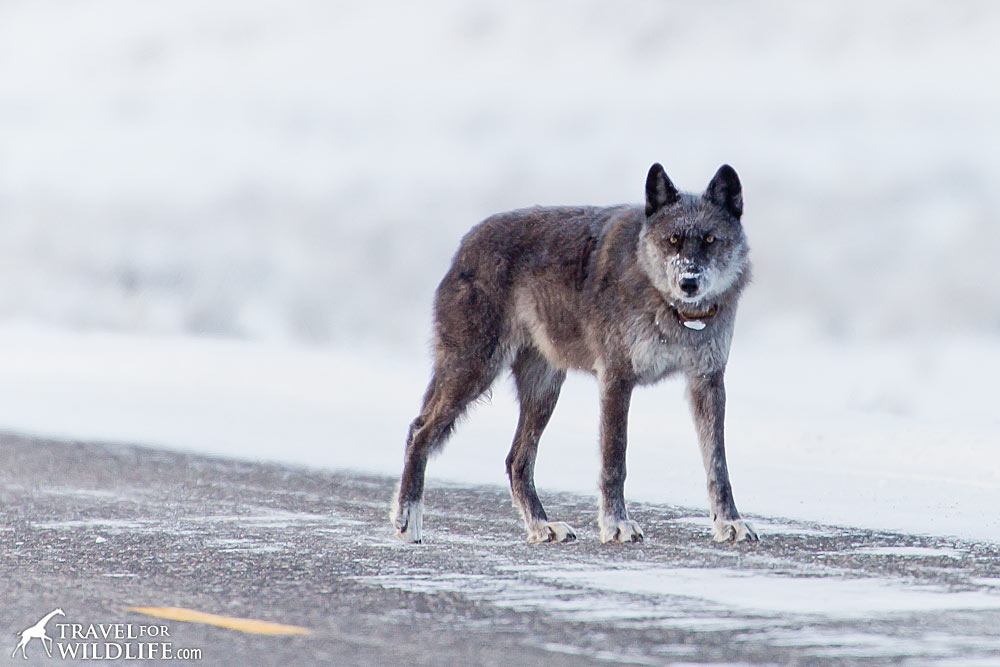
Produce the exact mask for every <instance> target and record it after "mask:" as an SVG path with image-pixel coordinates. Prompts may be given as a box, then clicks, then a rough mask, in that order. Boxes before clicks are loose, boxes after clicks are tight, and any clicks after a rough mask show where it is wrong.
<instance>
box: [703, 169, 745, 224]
mask: <svg viewBox="0 0 1000 667" xmlns="http://www.w3.org/2000/svg"><path fill="white" fill-rule="evenodd" d="M704 197H705V199H707V200H708V201H710V202H712V203H713V204H715V205H716V206H721V207H722V208H724V209H725V210H727V211H729V213H731V214H732V215H733V216H734V217H737V218H739V217H740V216H742V215H743V186H741V185H740V177H739V176H737V175H736V170H735V169H733V168H732V167H730V166H729V165H728V164H724V165H722V166H721V167H719V171H717V172H715V176H713V177H712V181H711V182H710V183H709V184H708V188H706V189H705V195H704Z"/></svg>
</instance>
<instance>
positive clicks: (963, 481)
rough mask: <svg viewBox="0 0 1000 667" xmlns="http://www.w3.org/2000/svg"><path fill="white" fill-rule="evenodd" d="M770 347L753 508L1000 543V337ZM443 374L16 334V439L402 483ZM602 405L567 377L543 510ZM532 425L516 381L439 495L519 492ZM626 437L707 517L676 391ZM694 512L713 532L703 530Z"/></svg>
mask: <svg viewBox="0 0 1000 667" xmlns="http://www.w3.org/2000/svg"><path fill="white" fill-rule="evenodd" d="M770 341H771V339H770V338H769V337H765V338H763V339H761V340H746V341H744V340H741V339H739V337H738V338H737V342H736V344H735V347H734V350H733V356H732V360H731V365H730V369H729V371H728V374H727V381H728V397H729V409H728V421H727V434H728V435H727V437H728V443H727V449H728V456H729V462H730V471H731V475H732V478H733V483H734V488H735V493H736V499H737V503H738V505H739V506H740V508H741V509H742V510H743V511H744V512H745V513H748V514H750V515H753V514H762V515H769V516H774V517H786V518H789V519H798V520H806V521H811V522H820V523H822V522H828V523H835V524H843V525H849V526H859V527H867V528H878V529H895V530H902V531H910V532H914V533H922V534H932V535H954V536H959V537H965V538H972V539H983V540H994V541H995V540H996V539H997V538H996V536H997V535H998V534H1000V516H997V515H996V513H995V512H991V511H989V508H990V507H994V506H995V503H996V498H997V497H998V496H1000V465H998V458H1000V453H998V451H997V448H996V443H997V442H998V441H1000V417H998V414H997V412H996V409H995V405H994V400H995V394H994V393H993V391H992V387H993V382H994V378H996V377H1000V356H998V355H997V354H996V349H997V348H996V344H995V343H994V342H993V341H992V340H989V339H978V338H966V339H962V340H952V341H950V342H947V343H944V344H942V343H941V342H940V341H938V340H934V339H929V340H926V341H923V342H918V341H908V342H907V343H905V344H903V343H901V342H896V343H893V344H891V345H889V344H886V345H876V344H872V345H871V346H868V347H864V348H860V347H853V348H844V347H833V346H823V347H814V348H810V347H807V346H802V345H797V346H796V347H794V348H792V349H789V348H787V347H782V346H778V347H775V346H773V345H771V343H770ZM793 351H794V354H791V352H793ZM427 367H428V362H427V360H426V358H420V357H417V358H409V357H402V356H392V355H390V354H388V353H387V352H386V351H385V349H383V348H368V349H365V348H336V347H322V348H307V347H301V346H295V345H284V346H283V345H278V344H273V343H267V344H265V343H252V342H233V341H220V340H210V339H203V338H190V337H183V336H180V337H168V336H159V337H156V336H137V335H126V334H117V333H109V332H90V333H83V334H81V333H78V332H65V331H62V330H57V329H45V328H38V327H36V326H33V325H8V326H4V327H0V368H3V369H4V372H3V373H0V428H3V429H6V430H12V431H18V432H24V433H33V434H41V435H47V436H53V437H60V438H70V439H97V440H107V441H117V442H125V443H140V444H147V445H155V446H162V447H169V448H176V449H185V450H190V451H196V452H202V453H210V454H218V455H226V456H235V457H239V458H245V459H253V460H272V461H281V462H286V463H293V464H302V465H307V466H313V467H322V468H328V469H353V470H358V471H364V472H371V473H380V474H387V475H392V476H395V475H398V474H399V472H400V470H401V467H402V449H403V438H404V436H405V433H406V429H407V426H408V424H409V421H410V420H411V419H412V418H413V417H414V416H415V413H416V410H417V407H418V404H419V399H420V396H421V394H422V391H423V388H424V383H425V382H426V378H427V370H428V368H427ZM969 368H975V369H976V371H977V372H976V375H975V376H973V377H977V378H980V381H979V382H975V381H970V380H969V378H968V369H969ZM596 409H597V397H596V387H595V385H594V381H593V380H592V379H591V378H589V377H586V376H583V375H579V376H577V375H574V376H571V377H570V379H569V380H568V381H567V383H566V387H565V389H564V391H563V394H562V397H561V399H560V403H559V405H558V406H557V408H556V412H555V415H554V416H553V419H552V422H551V423H550V425H549V427H548V429H547V430H546V432H545V435H544V436H543V438H542V442H541V446H540V451H539V457H538V464H537V467H536V473H535V475H536V480H537V483H538V486H539V488H540V489H542V493H543V500H544V495H545V492H547V491H552V490H565V491H577V492H583V493H590V494H592V493H594V492H595V489H596V480H597V476H598V460H599V459H598V454H597V419H596V414H597V412H596ZM516 419H517V412H516V406H515V402H514V399H513V396H512V391H511V387H510V382H509V381H506V380H501V381H498V383H497V386H496V388H495V391H494V396H493V400H492V402H491V404H485V405H479V406H476V407H475V408H473V410H472V414H471V416H470V418H469V419H468V420H466V421H465V422H463V423H462V424H460V425H459V428H458V429H457V432H456V434H455V435H454V437H453V438H452V440H451V441H450V442H449V444H448V446H447V447H446V448H445V450H444V451H443V453H442V454H441V455H440V456H438V457H436V458H435V459H433V460H432V461H431V462H430V464H429V466H428V475H429V479H430V480H431V482H430V484H429V491H428V493H430V494H433V492H434V485H435V482H440V481H453V482H463V483H485V484H505V483H506V479H505V475H504V457H505V455H506V451H507V448H508V446H509V442H510V439H511V437H512V435H513V429H514V425H515V423H516ZM629 436H630V444H629V452H628V461H629V477H628V481H627V486H626V494H627V497H628V498H629V499H631V500H633V501H639V500H645V501H655V502H667V503H673V504H679V505H682V506H687V507H691V508H694V509H693V512H695V514H696V515H701V516H702V517H704V515H702V514H701V513H702V512H704V513H705V514H707V509H705V508H707V499H706V493H705V487H704V484H705V480H704V472H703V469H702V464H701V460H700V458H699V453H698V447H697V445H696V442H695V435H694V428H693V426H692V424H691V419H690V415H689V414H688V408H687V405H686V403H685V402H684V397H683V387H682V383H681V382H680V381H679V380H668V381H666V382H664V383H663V384H661V385H659V386H657V387H654V388H646V389H639V390H637V391H636V394H635V397H634V400H633V403H632V408H631V420H630V428H629ZM388 500H389V499H388V498H387V499H385V501H386V506H387V507H388ZM595 512H596V508H595ZM556 518H558V517H556ZM692 520H701V521H703V522H704V525H705V529H706V531H708V530H709V526H708V521H707V518H700V519H697V518H692ZM769 526H773V527H774V532H776V533H787V532H788V531H789V528H788V527H782V526H781V524H780V522H779V523H777V524H769V523H767V522H765V523H763V524H761V525H760V526H759V527H760V528H761V531H760V532H761V533H762V534H763V535H765V536H766V534H767V528H768V527H769ZM792 530H794V529H792Z"/></svg>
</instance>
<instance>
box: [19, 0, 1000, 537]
mask: <svg viewBox="0 0 1000 667" xmlns="http://www.w3.org/2000/svg"><path fill="white" fill-rule="evenodd" d="M998 32H1000V8H998V7H997V6H996V5H995V4H993V3H989V2H963V3H957V4H955V3H952V4H949V5H943V4H941V3H931V2H912V1H907V2H902V1H900V2H895V1H892V2H889V1H885V2H844V3H836V4H835V5H823V6H816V5H812V4H803V3H798V4H790V3H782V2H754V3H740V2H720V3H711V4H706V3H676V2H669V3H667V2H634V3H628V4H627V5H614V4H608V3H604V2H596V1H591V0H585V1H576V2H542V3H528V2H514V3H512V2H500V1H486V2H477V3H466V2H458V1H457V0H456V1H451V2H449V1H436V2H428V3H420V4H419V5H414V4H412V3H403V2H386V3H368V4H358V3H336V2H320V1H319V0H315V1H312V0H303V1H299V2H277V1H276V0H248V1H243V2H234V1H228V2H213V3H204V2H197V1H194V0H177V1H175V2H170V3H159V4H156V3H135V2H130V1H128V0H94V1H92V2H88V3H78V2H69V1H60V2H56V1H53V2H46V3H35V2H28V1H27V0H7V1H6V2H2V3H0V362H2V363H0V428H2V429H7V430H16V431H22V432H29V433H39V434H45V435H58V436H64V437H70V438H103V439H110V440H122V441H135V442H140V443H148V444H153V445H161V446H169V447H182V448H190V449H195V450H198V451H205V452H214V453H222V454H229V455H237V456H244V457H248V458H260V459H272V460H283V461H290V462H297V463H307V464H309V465H314V466H322V467H327V468H343V467H350V468H357V469H363V470H369V471H374V472H385V473H389V474H396V473H397V472H398V468H399V466H400V464H401V450H402V439H403V435H404V433H405V430H406V425H407V423H408V422H409V420H410V419H412V417H413V416H414V414H415V411H416V409H417V404H418V400H419V396H420V393H421V391H422V388H423V384H424V382H425V381H426V374H427V368H428V361H427V345H426V341H427V340H428V339H429V309H430V302H431V296H432V292H433V289H434V287H435V285H436V283H437V281H438V280H439V279H440V277H441V275H442V274H443V272H444V270H445V268H446V266H447V262H448V259H449V258H450V256H451V254H452V253H453V252H454V249H455V247H456V244H457V241H458V239H459V238H460V236H461V235H462V234H463V233H464V232H465V230H467V229H468V227H469V226H470V225H471V224H473V223H474V222H476V221H478V220H479V219H481V218H483V217H485V216H487V215H489V214H491V213H493V212H496V211H499V210H505V209H510V208H516V207H521V206H526V205H532V204H569V203H586V204H613V203H619V202H622V201H632V202H639V201H640V200H641V198H642V195H643V183H644V178H645V174H646V170H647V169H648V167H649V165H650V164H651V163H652V162H654V161H660V162H662V163H663V164H664V166H665V167H666V169H667V171H668V173H669V174H670V176H671V178H672V179H673V180H674V182H675V183H676V184H677V185H678V186H680V187H682V188H684V189H689V190H700V189H702V188H703V187H704V185H705V184H706V183H707V182H708V180H709V178H710V177H711V175H712V174H713V173H714V171H715V169H716V168H717V167H718V166H719V165H720V164H722V163H723V162H728V163H730V164H732V165H734V166H735V167H736V169H737V171H738V172H739V173H740V176H741V178H742V180H743V184H744V189H745V200H746V215H745V218H744V223H745V226H746V229H747V234H748V236H749V238H750V240H751V244H752V246H753V254H752V256H753V259H754V262H755V267H756V281H755V283H754V284H753V285H752V287H751V289H750V290H749V292H748V294H747V297H746V299H745V301H744V305H743V308H742V310H741V314H740V324H739V326H738V330H737V341H736V344H735V347H734V350H733V361H732V365H731V367H730V373H729V377H728V381H729V389H730V391H729V395H730V418H729V428H728V431H729V450H730V461H731V469H732V472H733V477H734V483H735V486H736V496H737V501H738V503H739V504H740V506H741V508H742V509H743V510H744V511H745V512H749V513H771V514H777V515H783V516H791V517H796V518H804V519H814V520H819V521H839V522H844V523H851V524H855V525H869V526H875V527H883V528H900V529H907V530H915V531H921V532H936V533H948V534H961V535H966V536H973V537H981V538H989V539H995V536H996V534H997V532H998V529H1000V516H997V514H996V512H995V511H988V512H986V515H985V516H984V515H983V509H982V508H986V507H990V508H995V507H996V506H997V502H998V501H1000V447H998V445H1000V416H998V410H997V407H996V398H997V395H998V392H997V388H996V378H997V377H1000V271H998V268H997V252H998V251H997V248H1000V224H998V220H997V213H996V212H997V211H998V210H1000V188H998V187H997V183H1000V161H998V160H997V156H998V155H1000V120H998V119H1000V88H998V87H997V86H996V85H995V83H994V82H995V81H997V80H1000V43H998V42H997V40H996V39H995V36H996V34H997V33H998ZM681 396H682V388H681V386H680V383H678V382H669V383H666V384H664V385H663V386H662V387H658V388H656V389H649V390H643V391H641V392H639V394H637V400H636V402H635V403H634V406H633V415H634V419H633V423H632V428H631V439H632V440H631V445H630V470H631V475H630V478H629V485H628V493H629V496H630V497H633V498H642V499H648V500H660V501H667V502H675V503H683V504H688V505H692V506H695V507H703V506H705V504H706V501H705V493H704V477H703V473H702V470H701V464H700V461H699V460H698V454H697V448H696V446H695V445H694V434H693V429H692V428H691V426H690V419H689V416H688V413H687V409H686V407H685V406H684V405H683V403H682V402H681ZM595 409H596V396H595V390H594V386H593V383H592V381H591V380H589V379H588V378H586V377H579V378H574V379H571V381H570V382H568V383H567V386H566V389H565V390H564V394H563V399H562V401H561V404H560V408H559V409H558V410H557V412H556V417H555V419H554V421H553V424H552V426H551V427H550V430H549V431H548V432H547V434H546V437H545V438H544V440H543V443H542V447H541V454H540V459H539V466H538V470H537V479H538V483H539V486H540V487H541V488H543V489H546V488H548V489H568V490H579V491H586V492H592V491H593V490H594V486H595V480H596V477H597V455H596V421H595V418H594V410H595ZM473 417H474V418H473V419H471V420H470V421H469V422H468V423H467V424H465V425H464V426H463V427H462V428H461V429H460V430H459V432H458V434H457V435H456V437H455V439H454V440H453V441H452V443H451V445H450V446H449V447H448V449H447V450H446V452H445V454H444V455H443V456H441V457H439V458H438V459H436V460H435V461H434V462H433V463H432V464H431V466H430V475H431V476H432V477H436V478H439V479H450V480H458V481H471V482H488V483H497V484H503V483H504V482H505V480H504V476H503V458H504V455H505V452H506V448H507V445H508V443H509V439H510V436H511V435H512V432H513V425H514V423H515V421H516V416H515V411H514V408H513V405H512V403H511V400H510V392H509V390H508V387H507V383H503V385H502V388H500V389H499V390H498V391H497V393H496V397H495V399H494V405H493V406H490V407H487V406H483V407H480V408H478V409H477V411H476V413H475V414H474V416H473Z"/></svg>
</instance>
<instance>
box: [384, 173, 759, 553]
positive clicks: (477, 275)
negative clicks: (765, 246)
mask: <svg viewBox="0 0 1000 667" xmlns="http://www.w3.org/2000/svg"><path fill="white" fill-rule="evenodd" d="M742 217H743V189H742V185H741V184H740V179H739V176H738V175H737V174H736V171H735V170H734V169H733V168H732V167H730V166H729V165H723V166H721V167H720V168H719V170H718V171H717V172H716V174H715V175H714V176H713V178H712V180H711V181H710V182H709V184H708V187H707V188H706V189H705V192H704V193H703V194H700V195H696V194H691V193H684V192H680V191H678V190H677V188H676V187H674V184H673V183H672V182H671V180H670V179H669V178H668V177H667V174H666V172H665V171H664V170H663V167H662V166H661V165H660V164H659V163H656V164H654V165H653V166H652V167H651V168H650V169H649V172H648V174H647V176H646V202H645V206H644V207H643V206H641V205H640V206H632V205H620V206H611V207H535V208H528V209H521V210H515V211H510V212H507V213H500V214H497V215H494V216H492V217H489V218H487V219H486V220H484V221H482V222H481V223H479V224H478V225H476V226H475V227H473V228H472V229H471V230H470V231H469V232H468V233H467V234H466V235H465V237H464V238H463V239H462V241H461V244H460V246H459V249H458V251H457V253H456V254H455V257H454V259H453V261H452V264H451V268H450V269H449V270H448V272H447V274H446V275H445V276H444V279H443V280H442V281H441V283H440V285H439V286H438V288H437V292H436V295H435V300H434V342H433V345H434V368H433V374H432V377H431V380H430V384H429V385H428V387H427V391H426V393H425V394H424V398H423V405H422V407H421V410H420V414H419V415H418V416H417V418H416V419H414V420H413V423H412V424H410V428H409V434H408V436H407V439H406V449H405V455H404V467H403V474H402V478H401V480H400V483H399V487H398V490H397V493H396V495H395V499H394V502H393V507H392V510H391V513H390V519H391V521H392V524H393V525H394V526H395V528H396V532H397V535H398V536H399V537H400V538H401V539H403V540H405V541H409V542H420V541H421V535H422V529H423V526H422V524H423V493H424V472H425V469H426V466H427V459H428V456H429V455H430V454H432V453H434V452H436V451H437V450H439V449H440V448H441V447H442V445H443V444H444V442H445V440H446V439H447V438H448V436H449V435H450V434H451V432H452V431H453V429H454V427H455V422H456V420H457V419H459V417H461V416H462V415H463V414H464V413H465V411H466V409H467V408H468V407H469V406H470V404H472V403H473V402H474V401H476V400H477V399H478V398H479V397H480V396H482V395H483V394H484V393H486V392H487V391H488V390H489V389H490V387H491V385H492V384H493V381H494V380H495V379H496V377H497V375H498V374H499V373H501V372H502V371H503V370H505V369H507V368H510V369H511V371H512V374H513V376H514V383H515V386H516V389H517V398H518V401H519V404H520V417H519V418H518V423H517V429H516V431H515V433H514V441H513V444H512V445H511V448H510V453H509V455H508V456H507V475H508V477H509V479H510V490H511V495H512V497H513V501H514V506H515V507H516V508H517V509H518V510H519V511H520V513H521V515H522V517H523V518H524V524H525V527H526V529H527V537H528V541H529V542H568V541H572V540H574V539H576V531H575V530H574V529H573V528H572V527H571V526H570V525H569V524H567V523H565V522H561V521H550V520H549V517H548V515H547V514H546V512H545V509H544V508H543V507H542V503H541V501H540V500H539V499H538V494H537V493H536V491H535V481H534V466H535V455H536V453H537V451H538V442H539V438H540V437H541V434H542V431H543V430H544V429H545V426H546V424H547V423H548V421H549V418H550V417H551V415H552V411H553V409H554V408H555V405H556V401H557V400H558V398H559V391H560V388H561V387H562V384H563V381H564V380H565V378H566V372H567V371H569V370H579V371H586V372H589V373H591V374H593V375H594V376H595V377H596V378H597V383H598V386H599V389H600V407H601V410H600V413H601V414H600V452H601V474H600V481H599V489H600V507H599V513H598V525H599V527H600V539H601V541H602V542H641V541H642V540H643V531H642V528H640V526H639V524H638V523H636V522H635V521H633V520H632V519H631V518H630V517H629V512H628V509H627V507H626V505H625V495H624V487H625V448H626V436H627V432H628V428H627V420H628V411H629V403H630V400H631V396H632V392H633V390H634V389H635V388H636V387H637V386H641V385H650V384H653V383H655V382H659V381H660V380H662V379H663V378H665V377H667V376H669V375H673V374H677V373H681V374H683V375H684V377H685V378H686V379H687V393H688V398H689V401H690V406H691V411H692V414H693V417H694V422H695V425H696V427H697V433H698V440H699V442H700V445H701V452H702V457H703V460H704V464H705V472H706V474H707V476H708V495H709V505H710V516H711V519H712V523H713V527H714V539H715V540H717V541H720V542H721V541H727V540H732V541H743V540H750V541H756V540H757V539H758V538H757V534H756V533H755V532H754V530H753V528H752V527H751V525H750V524H749V523H747V522H746V521H744V520H743V519H741V518H740V513H739V512H738V511H737V509H736V503H735V501H734V500H733V491H732V487H731V485H730V481H729V472H728V467H727V465H726V448H725V439H724V433H723V431H724V422H725V410H726V391H725V385H724V382H723V376H724V374H725V370H726V363H727V361H728V358H729V349H730V343H731V341H732V337H733V327H734V324H735V320H736V307H737V303H738V301H739V297H740V294H741V293H742V292H743V290H744V288H745V287H746V285H747V283H748V281H749V280H750V271H751V267H750V260H749V246H748V244H747V239H746V236H745V235H744V232H743V225H742Z"/></svg>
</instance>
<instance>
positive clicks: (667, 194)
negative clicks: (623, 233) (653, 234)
mask: <svg viewBox="0 0 1000 667" xmlns="http://www.w3.org/2000/svg"><path fill="white" fill-rule="evenodd" d="M680 198H681V195H680V193H678V192H677V188H675V187H674V184H673V183H671V182H670V179H669V178H667V172H665V171H663V167H662V166H661V165H660V163H659V162H657V163H656V164H654V165H653V166H652V167H650V168H649V174H648V175H647V176H646V215H647V216H650V215H653V214H654V213H656V212H657V211H659V210H660V209H661V208H663V207H664V206H667V205H668V204H673V203H674V202H676V201H677V200H678V199H680Z"/></svg>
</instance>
